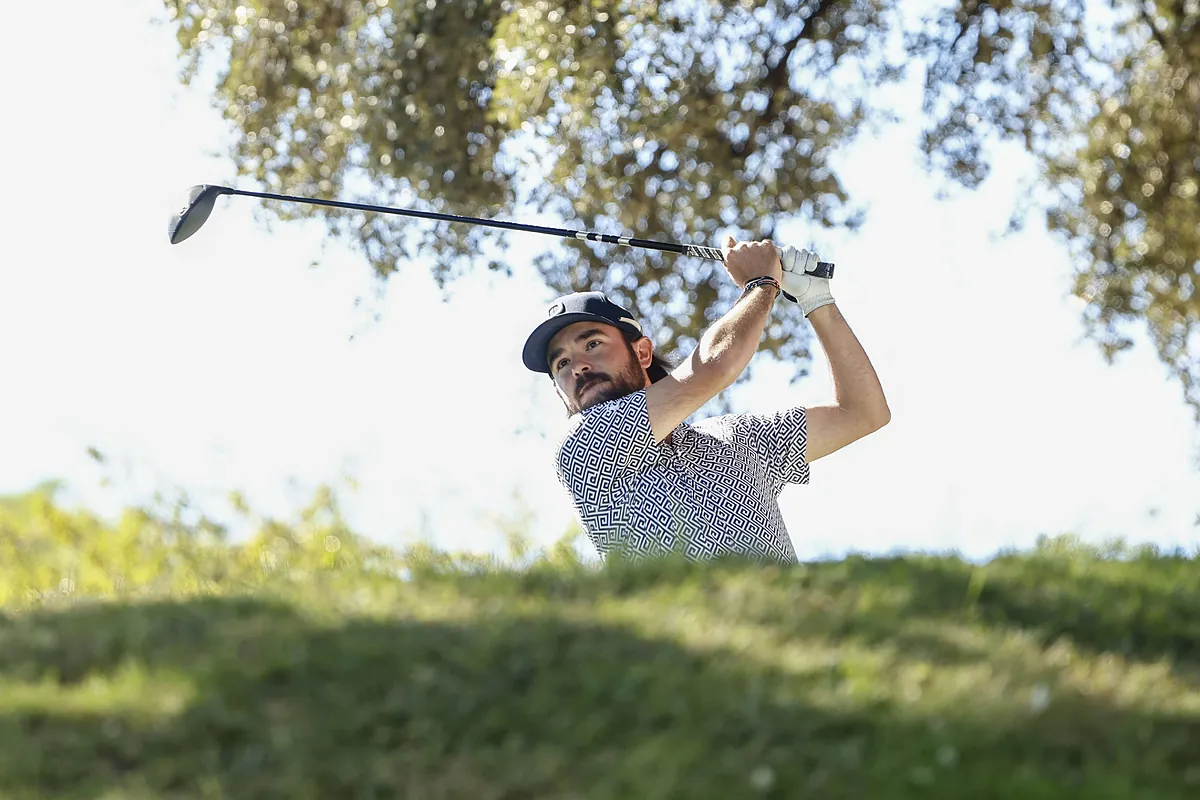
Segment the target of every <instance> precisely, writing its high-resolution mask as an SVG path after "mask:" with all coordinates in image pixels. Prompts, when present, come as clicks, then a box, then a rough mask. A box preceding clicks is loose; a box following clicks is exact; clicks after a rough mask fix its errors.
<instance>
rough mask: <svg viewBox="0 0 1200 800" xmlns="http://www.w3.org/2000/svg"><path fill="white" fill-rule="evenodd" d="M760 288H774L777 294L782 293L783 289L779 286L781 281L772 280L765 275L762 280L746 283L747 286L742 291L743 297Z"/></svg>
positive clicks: (752, 280)
mask: <svg viewBox="0 0 1200 800" xmlns="http://www.w3.org/2000/svg"><path fill="white" fill-rule="evenodd" d="M759 286H774V287H775V290H776V292H777V293H778V292H782V291H783V287H782V286H780V285H779V281H777V280H775V279H774V278H772V277H771V276H770V275H763V276H762V277H760V278H751V279H750V280H748V281H746V286H745V288H744V289H742V296H743V297H745V296H746V295H747V294H749V293H750V290H751V289H756V288H758V287H759Z"/></svg>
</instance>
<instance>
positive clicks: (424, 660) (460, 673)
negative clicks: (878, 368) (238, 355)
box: [0, 496, 1200, 800]
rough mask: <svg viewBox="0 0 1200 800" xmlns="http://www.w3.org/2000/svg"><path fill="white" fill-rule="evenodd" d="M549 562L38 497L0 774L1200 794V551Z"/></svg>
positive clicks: (145, 781) (273, 788) (186, 793)
mask: <svg viewBox="0 0 1200 800" xmlns="http://www.w3.org/2000/svg"><path fill="white" fill-rule="evenodd" d="M327 499H328V498H326V500H327ZM530 562H531V563H528V564H527V565H525V566H522V567H520V568H516V567H513V568H503V567H501V566H499V565H496V564H489V563H487V562H486V561H484V560H480V559H470V558H464V557H454V556H450V555H447V554H439V553H436V552H433V551H431V550H429V549H427V548H414V549H411V550H409V551H406V552H394V553H393V552H389V551H387V550H385V549H383V548H378V547H373V546H371V545H370V544H369V543H366V542H364V541H362V540H360V539H359V538H358V537H355V536H354V535H353V534H352V533H351V532H349V531H348V530H346V529H345V526H344V524H343V523H342V522H341V521H340V519H339V518H338V516H337V514H336V509H333V510H331V509H330V507H329V504H328V502H326V503H325V504H324V505H323V506H321V504H318V507H314V509H310V510H308V511H306V512H305V514H304V515H302V518H301V519H300V520H299V521H297V522H296V523H293V524H287V525H285V524H282V523H277V522H264V523H263V525H262V526H261V529H260V530H259V533H258V534H257V535H256V536H254V537H253V538H252V539H251V540H250V541H247V542H244V543H242V544H239V545H234V544H230V543H229V542H226V541H224V539H223V537H222V535H221V532H220V530H219V529H216V528H214V527H212V526H210V525H208V524H207V523H205V522H203V521H201V522H200V523H195V524H190V525H188V524H184V523H182V522H181V521H180V520H179V519H170V518H161V517H159V518H156V517H155V516H154V515H152V514H148V513H146V512H144V511H131V512H129V513H127V514H126V515H125V516H124V517H123V518H122V519H121V520H119V521H118V522H117V523H115V524H108V523H104V522H102V521H100V520H98V519H96V518H95V517H93V516H91V515H89V514H87V513H86V512H77V511H76V512H68V511H65V510H63V509H61V508H59V507H58V506H57V505H56V504H55V503H54V502H53V500H52V499H51V498H48V497H46V496H30V497H25V498H8V500H7V501H5V502H3V503H0V797H3V798H27V797H28V798H33V797H36V798H50V797H53V798H64V799H67V800H75V799H76V798H80V799H81V798H149V797H155V798H158V797H173V798H174V797H177V798H235V797H236V798H243V797H244V798H288V800H296V799H297V798H385V797H404V798H421V799H428V800H434V799H438V800H451V799H452V798H453V799H457V798H471V799H472V800H476V799H478V800H493V799H494V800H500V799H501V798H513V799H514V800H515V799H516V798H536V799H537V800H543V799H544V800H550V799H551V798H553V799H554V800H568V798H612V800H618V799H619V800H630V799H632V798H668V797H670V798H676V797H678V798H742V797H745V798H807V797H820V798H885V799H887V800H890V799H891V798H922V799H927V798H951V797H953V798H1142V799H1145V800H1152V799H1154V798H1195V797H1200V568H1198V567H1200V563H1198V561H1197V560H1196V559H1195V558H1188V557H1185V556H1183V555H1177V554H1176V555H1169V554H1160V553H1155V552H1153V551H1150V550H1141V551H1129V550H1128V549H1122V548H1112V549H1111V550H1109V551H1099V550H1097V549H1095V548H1088V547H1083V546H1081V545H1079V544H1077V543H1073V542H1071V541H1070V540H1054V541H1047V542H1045V543H1044V545H1043V546H1042V547H1040V548H1038V550H1037V551H1035V552H1030V553H1023V554H1011V555H1005V556H1001V557H997V558H995V559H994V560H993V561H991V562H990V563H988V564H986V565H982V566H980V565H973V564H970V563H967V562H964V561H961V560H959V559H957V558H954V557H951V556H932V555H922V556H917V555H912V556H907V557H902V558H901V557H896V558H857V557H855V558H848V559H846V560H844V561H838V562H826V563H810V564H803V565H797V566H795V567H792V568H778V567H765V568H764V567H761V566H754V565H749V564H742V563H734V562H727V563H713V564H707V565H691V566H689V565H686V564H681V563H678V562H672V561H661V562H658V563H652V564H644V565H640V566H639V565H630V564H613V565H609V566H607V567H605V568H602V569H598V568H591V567H587V566H584V565H581V564H580V563H579V562H578V560H576V559H575V558H573V557H572V555H571V553H570V550H569V548H567V547H565V546H562V547H559V548H556V549H554V550H552V551H551V552H549V553H546V554H542V555H541V557H540V558H535V559H531V560H530Z"/></svg>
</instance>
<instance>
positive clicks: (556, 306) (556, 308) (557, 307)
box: [546, 301, 567, 317]
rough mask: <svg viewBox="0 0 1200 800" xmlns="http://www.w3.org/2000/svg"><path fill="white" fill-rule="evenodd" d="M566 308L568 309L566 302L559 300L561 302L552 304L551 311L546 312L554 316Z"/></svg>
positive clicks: (549, 315)
mask: <svg viewBox="0 0 1200 800" xmlns="http://www.w3.org/2000/svg"><path fill="white" fill-rule="evenodd" d="M566 310H567V306H566V304H565V303H563V302H561V301H559V302H556V303H555V304H554V305H552V306H550V311H549V312H548V313H547V314H546V316H548V317H553V316H554V315H555V314H561V313H563V312H564V311H566Z"/></svg>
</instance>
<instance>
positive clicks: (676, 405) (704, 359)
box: [646, 237, 783, 442]
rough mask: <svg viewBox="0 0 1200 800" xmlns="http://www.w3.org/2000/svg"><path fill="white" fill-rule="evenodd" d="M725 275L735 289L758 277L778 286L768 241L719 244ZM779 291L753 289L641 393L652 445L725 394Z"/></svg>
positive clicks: (754, 346)
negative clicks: (682, 358)
mask: <svg viewBox="0 0 1200 800" xmlns="http://www.w3.org/2000/svg"><path fill="white" fill-rule="evenodd" d="M723 250H724V252H725V269H726V270H727V271H728V272H729V275H730V277H732V278H733V281H734V283H736V284H737V286H738V288H742V287H744V286H745V285H746V283H747V282H748V281H750V280H751V279H753V278H757V277H760V276H764V275H765V276H770V277H772V278H775V280H779V279H780V278H781V277H782V275H783V265H782V264H781V263H780V261H779V251H778V250H776V249H775V246H774V245H773V244H771V243H770V242H769V241H763V242H741V243H735V242H734V240H733V239H732V237H730V238H727V239H726V241H725V247H724V248H723ZM778 292H779V290H778V289H776V288H775V287H774V286H769V285H768V286H758V287H755V288H754V289H751V290H750V292H749V293H747V294H744V295H742V297H740V298H738V301H737V302H736V303H734V304H733V308H731V309H730V310H729V311H728V312H726V313H725V315H724V316H722V317H721V318H720V319H719V320H717V321H716V322H715V323H713V325H711V326H710V327H709V328H708V330H706V331H705V332H704V334H703V335H702V336H701V337H700V343H699V344H697V345H696V349H695V350H693V351H692V354H691V355H690V356H688V358H687V360H686V361H684V362H683V363H682V364H680V365H679V366H678V367H676V368H675V369H674V370H673V371H672V372H671V374H670V375H668V376H667V377H666V378H663V379H662V380H660V381H658V382H657V383H652V384H651V385H650V386H648V387H647V388H646V410H647V411H648V413H649V414H650V427H651V430H653V432H654V440H655V441H656V442H661V441H662V440H663V439H665V438H667V437H668V436H670V435H671V431H673V430H675V428H676V427H678V426H679V424H680V423H681V422H683V421H684V420H685V419H687V418H688V417H689V416H691V415H692V414H694V413H695V412H696V411H697V410H698V409H699V408H700V407H701V406H703V405H704V404H705V403H707V402H708V401H709V400H711V399H712V398H713V397H715V396H716V395H717V394H718V393H720V392H722V391H724V390H725V389H726V388H728V387H729V386H730V385H731V384H732V383H733V382H734V381H736V380H737V378H738V376H739V375H741V374H742V371H743V370H744V369H745V368H746V365H747V364H749V363H750V359H751V358H753V356H754V353H755V351H756V350H758V345H759V343H760V342H761V341H762V335H763V329H764V328H765V327H766V324H767V317H768V316H769V315H770V313H771V307H772V306H773V305H774V304H775V297H776V295H777V294H778Z"/></svg>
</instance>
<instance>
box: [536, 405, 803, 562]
mask: <svg viewBox="0 0 1200 800" xmlns="http://www.w3.org/2000/svg"><path fill="white" fill-rule="evenodd" d="M806 422H807V417H806V414H805V409H804V408H803V407H793V408H788V409H785V410H783V411H778V412H775V413H771V414H726V415H721V416H716V417H710V418H709V419H705V420H702V421H700V422H698V423H695V424H692V425H689V424H687V423H681V424H680V425H679V426H678V427H677V428H675V430H674V431H672V432H671V435H670V436H668V437H667V438H666V439H664V440H663V441H662V442H655V441H654V434H653V432H652V429H651V427H650V415H649V413H648V411H647V409H646V390H645V389H641V390H639V391H636V392H632V393H631V394H628V395H626V396H625V397H621V398H618V399H616V400H610V401H608V402H606V403H601V404H598V405H595V406H592V407H591V408H588V409H585V410H583V411H582V412H580V413H578V414H576V415H575V416H574V417H572V418H571V420H570V423H569V428H568V430H567V432H566V434H565V435H564V436H563V438H562V440H561V441H560V443H559V445H558V451H557V474H558V479H559V482H560V483H561V484H562V485H563V487H564V488H565V489H566V490H567V491H568V492H569V493H570V495H571V498H572V500H573V502H574V505H575V511H576V514H577V516H578V518H579V521H580V524H581V525H583V528H584V530H585V531H586V532H587V534H588V537H589V538H590V539H591V541H592V544H593V545H594V546H595V548H596V550H597V552H598V553H599V554H600V556H601V558H604V557H605V556H607V555H608V554H609V553H612V552H614V551H617V550H620V551H622V552H623V553H624V554H625V555H626V556H627V557H629V558H631V559H633V560H638V559H639V558H642V557H646V556H651V555H658V554H663V553H666V552H669V551H675V552H680V553H682V554H683V555H684V556H686V557H687V558H688V559H690V560H693V561H698V560H702V559H707V558H713V557H717V556H722V555H729V554H737V555H741V556H745V557H750V558H759V559H770V560H775V561H783V562H787V563H795V562H796V560H797V559H796V551H795V548H794V547H793V546H792V540H791V536H790V535H789V534H788V530H787V526H786V525H785V524H784V522H783V515H782V514H781V513H780V510H779V502H778V501H779V495H780V493H781V492H782V491H783V487H784V486H786V485H787V484H790V483H799V484H806V483H808V482H809V465H808V463H807V462H806V460H805V452H806V444H807V434H808V429H807V425H806Z"/></svg>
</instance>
